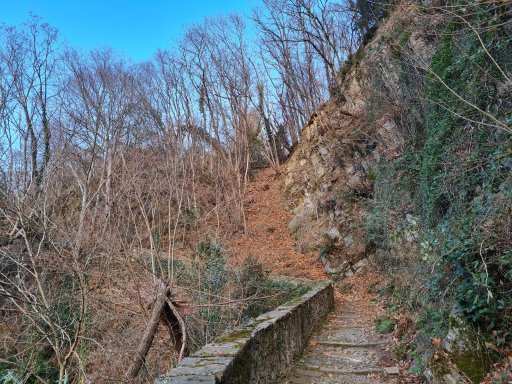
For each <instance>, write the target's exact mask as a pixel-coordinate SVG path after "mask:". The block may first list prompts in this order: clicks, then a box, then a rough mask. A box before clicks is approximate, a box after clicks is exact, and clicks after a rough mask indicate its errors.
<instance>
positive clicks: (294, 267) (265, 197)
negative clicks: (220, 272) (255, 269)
mask: <svg viewBox="0 0 512 384" xmlns="http://www.w3.org/2000/svg"><path fill="white" fill-rule="evenodd" d="M245 205H246V208H247V211H246V212H247V213H246V215H247V233H246V234H244V235H242V236H237V237H235V238H233V239H232V240H231V241H229V242H227V248H228V250H229V251H230V253H231V254H232V255H233V257H234V258H237V260H235V261H236V262H241V261H242V260H244V259H245V258H246V257H248V256H250V255H252V256H254V257H256V258H257V259H258V261H259V262H260V263H261V264H263V266H264V267H265V268H266V269H268V270H271V271H272V273H273V274H278V275H287V276H292V277H302V278H309V279H325V278H326V275H325V272H324V270H323V267H322V265H321V263H320V261H319V260H318V255H317V254H315V253H308V254H301V253H299V252H297V251H296V250H295V243H294V241H293V239H292V238H291V236H290V232H289V231H288V223H289V222H290V219H291V217H290V213H289V212H288V211H286V209H285V208H284V202H283V200H282V198H281V190H280V183H279V181H278V180H277V179H276V173H275V171H274V170H272V169H271V168H266V169H263V170H261V171H259V172H258V173H257V174H256V177H255V180H254V181H253V182H251V183H249V185H248V187H247V198H246V201H245Z"/></svg>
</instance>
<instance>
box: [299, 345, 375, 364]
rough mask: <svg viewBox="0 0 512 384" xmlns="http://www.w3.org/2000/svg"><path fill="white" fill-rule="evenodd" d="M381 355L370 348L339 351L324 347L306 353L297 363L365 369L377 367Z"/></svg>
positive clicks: (334, 348)
mask: <svg viewBox="0 0 512 384" xmlns="http://www.w3.org/2000/svg"><path fill="white" fill-rule="evenodd" d="M340 352H342V353H340ZM382 355H383V352H382V351H380V350H375V349H372V348H350V349H344V350H340V349H339V348H336V347H326V348H322V349H320V350H319V349H316V350H311V351H308V352H307V353H306V354H305V355H304V357H302V358H301V359H300V360H299V362H300V364H304V365H308V366H311V367H317V368H320V367H323V368H333V369H345V368H346V369H365V368H374V367H377V366H379V362H380V361H381V358H382Z"/></svg>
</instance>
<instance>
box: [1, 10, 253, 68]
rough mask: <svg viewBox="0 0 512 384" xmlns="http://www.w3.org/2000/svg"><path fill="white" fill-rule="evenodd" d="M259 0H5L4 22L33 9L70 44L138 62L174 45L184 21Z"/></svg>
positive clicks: (15, 22)
mask: <svg viewBox="0 0 512 384" xmlns="http://www.w3.org/2000/svg"><path fill="white" fill-rule="evenodd" d="M257 3H258V0H138V1H137V0H124V1H123V0H103V1H102V0H0V23H5V24H7V25H19V24H21V23H23V22H24V21H26V20H27V19H28V18H29V14H30V12H31V13H33V14H35V15H37V16H40V17H42V18H43V20H44V21H45V22H47V23H49V24H51V25H52V26H54V27H56V28H57V29H58V30H59V31H60V34H61V37H62V39H63V40H64V41H66V42H67V43H68V44H69V45H70V46H72V47H75V48H80V49H90V48H95V47H102V46H109V47H112V48H114V49H115V50H116V51H118V52H119V53H121V54H124V55H125V56H126V57H127V58H129V59H132V60H133V61H143V60H149V59H151V58H152V56H153V54H154V53H155V52H156V50H157V48H169V47H171V46H172V45H173V42H175V41H176V40H178V39H179V38H180V36H181V34H182V31H183V26H186V25H188V24H191V23H195V22H199V21H201V20H202V19H203V18H204V17H205V16H214V15H218V14H222V13H229V12H242V13H243V12H245V13H246V14H249V13H250V10H251V8H252V6H254V5H256V4H257Z"/></svg>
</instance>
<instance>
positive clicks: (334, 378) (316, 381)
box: [283, 369, 398, 384]
mask: <svg viewBox="0 0 512 384" xmlns="http://www.w3.org/2000/svg"><path fill="white" fill-rule="evenodd" d="M397 382H398V381H397V378H396V377H392V376H386V375H382V374H379V373H370V374H367V375H364V374H350V373H345V374H343V375H339V374H335V373H332V372H331V373H329V372H320V371H308V370H301V369H298V370H297V371H296V372H295V374H294V375H293V376H292V377H290V378H289V379H287V380H285V381H284V382H283V384H396V383H397Z"/></svg>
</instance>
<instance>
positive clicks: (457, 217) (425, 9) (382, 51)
mask: <svg viewBox="0 0 512 384" xmlns="http://www.w3.org/2000/svg"><path fill="white" fill-rule="evenodd" d="M510 5H511V4H510V3H509V2H489V3H485V4H484V3H482V4H476V3H468V2H457V3H454V4H452V5H451V7H445V6H443V5H442V4H437V3H436V4H434V3H430V4H428V5H425V4H422V5H420V4H410V5H400V6H395V7H394V9H393V11H392V12H391V13H390V14H389V16H388V17H387V18H386V19H384V20H383V21H382V22H381V23H380V25H379V26H378V28H377V30H376V32H375V34H374V35H373V36H372V37H371V39H370V40H369V42H368V43H367V44H366V45H365V46H364V47H363V48H362V49H360V50H359V51H358V53H357V54H356V55H354V57H352V58H351V59H350V60H349V61H348V62H347V65H346V67H345V69H344V70H343V71H342V72H341V73H340V74H339V76H340V81H341V82H342V92H341V94H340V95H338V97H336V98H335V99H331V100H330V101H329V102H328V103H327V104H325V105H324V106H323V107H322V108H321V109H320V110H319V111H318V112H317V114H316V115H314V116H313V117H312V118H311V121H310V123H309V124H308V125H307V126H306V127H305V128H304V130H303V132H302V135H301V143H300V144H299V146H298V148H296V150H295V151H294V153H293V154H292V156H291V157H290V159H289V161H288V163H287V164H286V168H285V170H284V173H283V178H282V182H283V184H284V187H285V193H286V196H287V200H288V203H289V207H290V208H291V210H292V212H293V218H292V220H291V221H290V225H289V227H290V230H291V231H292V233H294V235H295V237H296V239H297V240H298V242H299V244H300V248H301V249H302V250H303V251H312V250H316V251H317V252H319V254H320V258H321V260H322V263H323V264H324V267H325V269H326V271H327V272H328V273H329V274H331V276H332V277H333V278H343V277H346V276H350V275H352V274H353V273H355V272H357V271H358V270H360V269H361V268H363V267H365V266H367V265H368V264H369V265H370V268H378V269H379V270H383V271H386V272H387V273H388V274H389V276H390V277H392V279H393V286H392V287H390V289H389V292H388V293H389V294H390V297H391V298H392V299H390V300H392V308H394V309H395V310H398V309H400V311H411V312H412V313H414V316H415V317H416V319H417V320H416V322H415V324H414V325H412V326H411V327H412V329H414V330H415V331H416V336H415V338H414V339H413V341H412V342H411V340H405V339H404V340H403V344H402V346H401V347H399V348H400V351H401V353H402V355H403V356H408V357H409V358H412V359H413V360H414V365H413V370H414V371H415V372H416V373H422V374H424V375H425V376H426V377H428V378H429V380H430V382H435V383H444V382H450V380H452V381H451V382H463V381H470V382H480V381H481V380H483V379H484V374H485V372H486V371H488V370H489V368H490V365H491V363H492V362H494V361H498V360H502V359H503V358H505V357H506V356H508V355H509V354H510V348H509V347H508V346H509V345H510V344H509V343H510V341H512V334H511V333H510V326H511V325H512V324H511V323H510V319H511V311H512V295H511V294H510V292H511V288H512V274H511V272H510V265H511V264H512V237H511V233H512V227H511V224H512V222H511V220H510V217H511V215H510V213H511V209H512V195H511V193H510V191H511V186H512V157H511V155H512V151H511V148H512V146H511V132H512V128H511V121H512V120H511V115H512V110H511V106H512V104H511V100H512V98H511V93H512V92H511V91H512V83H511V80H510V78H511V72H512V57H511V56H512V55H511V50H510V49H509V48H510V46H511V42H512V27H511V26H512V23H511V19H510V13H511V8H510ZM399 339H400V338H399ZM502 361H505V363H503V364H504V365H503V366H501V367H502V368H503V369H504V370H503V371H500V372H499V373H495V375H494V380H498V379H497V378H498V377H499V378H500V379H499V380H505V381H499V380H498V381H496V382H509V381H506V380H510V377H509V376H507V375H510V373H507V372H506V367H507V366H508V365H507V364H508V363H507V360H506V359H505V360H502ZM501 377H502V378H501ZM507 377H509V378H508V379H507ZM453 380H455V381H453ZM488 380H491V379H490V378H488Z"/></svg>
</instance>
